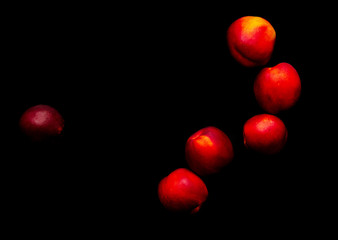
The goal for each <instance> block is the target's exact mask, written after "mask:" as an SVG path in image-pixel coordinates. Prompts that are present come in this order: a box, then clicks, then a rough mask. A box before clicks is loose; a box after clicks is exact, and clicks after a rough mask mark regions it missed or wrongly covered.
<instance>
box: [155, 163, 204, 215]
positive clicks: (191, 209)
mask: <svg viewBox="0 0 338 240" xmlns="http://www.w3.org/2000/svg"><path fill="white" fill-rule="evenodd" d="M158 197H159V199H160V202H161V203H162V205H163V206H164V207H165V208H166V209H168V210H170V211H174V212H185V213H196V212H198V211H199V210H200V208H201V205H202V204H203V203H204V202H205V201H206V199H207V197H208V190H207V187H206V185H205V183H204V182H203V181H202V179H200V178H199V177H198V176H197V175H196V174H194V173H193V172H191V171H190V170H188V169H185V168H179V169H176V170H175V171H173V172H171V173H170V174H169V175H168V176H166V177H165V178H163V179H162V180H161V181H160V183H159V185H158Z"/></svg>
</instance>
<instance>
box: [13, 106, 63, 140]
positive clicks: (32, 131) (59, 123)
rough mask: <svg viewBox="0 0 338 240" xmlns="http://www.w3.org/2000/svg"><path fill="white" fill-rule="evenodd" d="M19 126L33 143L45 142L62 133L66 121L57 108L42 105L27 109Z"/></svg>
mask: <svg viewBox="0 0 338 240" xmlns="http://www.w3.org/2000/svg"><path fill="white" fill-rule="evenodd" d="M19 125H20V128H21V130H22V131H23V132H24V133H25V134H26V135H27V136H28V137H29V138H30V139H31V140H32V141H43V140H47V139H50V138H52V137H56V136H59V135H60V134H61V133H62V131H63V128H64V119H63V117H62V116H61V115H60V113H59V112H58V111H57V110H56V109H55V108H53V107H51V106H48V105H42V104H40V105H36V106H34V107H31V108H29V109H27V110H26V111H25V112H24V113H23V114H22V116H21V118H20V122H19Z"/></svg>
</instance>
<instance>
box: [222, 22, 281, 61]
mask: <svg viewBox="0 0 338 240" xmlns="http://www.w3.org/2000/svg"><path fill="white" fill-rule="evenodd" d="M275 40H276V32H275V29H274V28H273V27H272V25H271V24H270V22H268V21H267V20H266V19H264V18H261V17H258V16H245V17H241V18H239V19H237V20H236V21H234V22H233V23H232V24H231V25H230V26H229V28H228V31H227V42H228V47H229V50H230V53H231V55H232V56H233V57H234V58H235V60H236V61H237V62H239V63H240V64H242V65H243V66H246V67H255V66H262V65H265V64H266V63H267V62H268V61H269V60H270V58H271V55H272V52H273V49H274V45H275Z"/></svg>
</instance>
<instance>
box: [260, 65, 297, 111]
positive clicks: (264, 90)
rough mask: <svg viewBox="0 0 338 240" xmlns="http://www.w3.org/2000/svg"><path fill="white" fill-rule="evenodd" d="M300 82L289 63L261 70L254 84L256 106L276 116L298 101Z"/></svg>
mask: <svg viewBox="0 0 338 240" xmlns="http://www.w3.org/2000/svg"><path fill="white" fill-rule="evenodd" d="M300 92H301V82H300V78H299V75H298V73H297V71H296V69H295V68H294V67H293V66H291V65H290V64H289V63H285V62H283V63H279V64H277V65H276V66H274V67H269V68H263V69H262V70H261V71H260V72H259V74H258V75H257V77H256V79H255V82H254V93H255V97H256V99H257V102H258V104H259V105H260V106H261V107H262V108H263V109H264V110H265V111H267V112H269V113H272V114H276V113H279V112H280V111H283V110H287V109H289V108H291V107H292V106H294V105H295V104H296V102H297V101H298V99H299V96H300Z"/></svg>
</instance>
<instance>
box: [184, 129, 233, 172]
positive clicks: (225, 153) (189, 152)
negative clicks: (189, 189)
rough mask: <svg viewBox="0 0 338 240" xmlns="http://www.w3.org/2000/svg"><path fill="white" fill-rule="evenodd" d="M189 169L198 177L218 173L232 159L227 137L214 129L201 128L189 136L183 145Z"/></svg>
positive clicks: (231, 149) (230, 146) (229, 142)
mask: <svg viewBox="0 0 338 240" xmlns="http://www.w3.org/2000/svg"><path fill="white" fill-rule="evenodd" d="M185 156H186V161H187V163H188V165H189V167H190V168H191V169H192V170H193V171H194V172H196V173H197V174H199V175H208V174H213V173H217V172H219V171H220V170H221V169H222V168H223V167H224V166H226V165H228V164H229V163H230V162H231V160H232V159H233V157H234V151H233V147H232V143H231V141H230V139H229V137H228V136H227V135H226V134H225V133H224V132H223V131H221V130H220V129H218V128H216V127H212V126H210V127H206V128H202V129H200V130H199V131H197V132H196V133H194V134H193V135H191V136H190V137H189V138H188V140H187V142H186V145H185Z"/></svg>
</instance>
